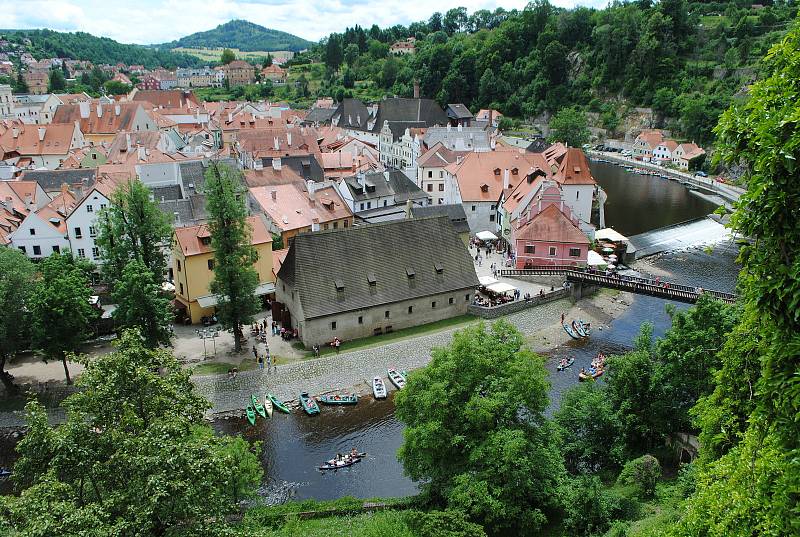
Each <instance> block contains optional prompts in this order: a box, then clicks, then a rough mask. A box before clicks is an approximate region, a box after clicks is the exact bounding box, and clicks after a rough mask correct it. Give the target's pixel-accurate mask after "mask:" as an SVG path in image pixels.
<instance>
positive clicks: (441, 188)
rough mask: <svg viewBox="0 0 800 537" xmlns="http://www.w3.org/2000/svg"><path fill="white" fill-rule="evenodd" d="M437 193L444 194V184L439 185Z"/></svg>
mask: <svg viewBox="0 0 800 537" xmlns="http://www.w3.org/2000/svg"><path fill="white" fill-rule="evenodd" d="M439 192H444V183H440V184H439Z"/></svg>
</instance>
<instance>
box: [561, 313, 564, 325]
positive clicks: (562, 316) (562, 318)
mask: <svg viewBox="0 0 800 537" xmlns="http://www.w3.org/2000/svg"><path fill="white" fill-rule="evenodd" d="M561 324H564V314H563V313H562V314H561Z"/></svg>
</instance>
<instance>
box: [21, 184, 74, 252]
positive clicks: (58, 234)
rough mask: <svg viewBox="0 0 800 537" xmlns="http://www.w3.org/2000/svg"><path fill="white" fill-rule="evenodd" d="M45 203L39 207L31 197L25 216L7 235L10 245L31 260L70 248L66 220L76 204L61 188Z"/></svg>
mask: <svg viewBox="0 0 800 537" xmlns="http://www.w3.org/2000/svg"><path fill="white" fill-rule="evenodd" d="M45 198H47V196H45ZM47 200H48V201H47V203H46V204H44V205H40V204H39V203H36V202H34V201H32V198H31V201H30V202H29V212H28V214H27V215H25V218H24V219H23V220H22V222H21V223H20V224H19V227H17V229H16V230H14V232H12V233H11V234H10V235H9V239H10V241H11V246H12V247H13V248H18V249H19V250H21V251H22V252H23V253H24V254H25V255H27V256H28V257H30V258H31V259H43V258H45V257H49V256H50V255H51V254H54V253H59V252H65V251H67V250H69V247H70V245H69V237H68V236H67V225H66V218H67V215H68V214H69V213H70V211H71V210H72V208H73V207H74V205H75V196H73V195H72V193H70V192H69V190H68V189H67V188H66V185H64V186H63V188H62V189H61V192H60V193H58V194H57V195H56V196H55V197H54V198H53V199H52V200H51V199H50V198H47Z"/></svg>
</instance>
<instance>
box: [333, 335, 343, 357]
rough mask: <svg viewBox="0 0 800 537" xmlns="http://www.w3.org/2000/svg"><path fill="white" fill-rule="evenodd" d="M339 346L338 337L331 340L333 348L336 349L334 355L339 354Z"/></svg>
mask: <svg viewBox="0 0 800 537" xmlns="http://www.w3.org/2000/svg"><path fill="white" fill-rule="evenodd" d="M341 344H342V342H341V341H339V338H338V337H335V338H333V347H334V348H335V349H336V354H339V345H341Z"/></svg>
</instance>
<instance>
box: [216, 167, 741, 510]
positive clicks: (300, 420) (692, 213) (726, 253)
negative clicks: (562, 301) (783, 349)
mask: <svg viewBox="0 0 800 537" xmlns="http://www.w3.org/2000/svg"><path fill="white" fill-rule="evenodd" d="M592 170H593V173H594V176H595V179H597V181H598V182H599V183H600V185H601V186H602V187H603V188H604V189H605V190H606V192H607V193H608V195H609V203H608V204H607V205H606V221H607V224H608V225H609V226H612V227H615V228H616V229H617V230H618V231H620V232H621V233H623V234H635V233H641V232H644V231H649V230H652V229H656V228H659V227H662V226H665V225H670V224H674V223H678V222H683V221H686V220H690V219H693V218H697V217H700V216H703V215H705V214H708V213H710V212H711V211H713V210H714V209H715V207H714V205H713V204H711V203H709V202H707V201H705V200H703V199H701V198H698V197H695V196H694V195H692V194H690V193H689V191H688V190H686V189H685V188H684V187H683V186H681V185H680V184H678V183H675V182H672V181H668V180H664V179H660V178H656V177H650V176H639V175H634V174H630V173H628V172H625V171H624V170H623V169H621V168H618V167H616V166H613V165H609V164H603V163H593V164H592ZM735 258H736V247H735V245H734V244H733V243H720V244H717V245H715V246H714V248H713V251H711V252H708V251H706V250H704V249H703V248H699V247H698V248H694V249H690V250H686V251H681V252H672V253H668V254H665V255H661V256H658V257H656V258H650V259H647V260H645V261H642V262H639V264H638V265H637V267H636V268H637V269H639V270H641V271H643V272H648V273H652V274H654V275H660V276H661V277H662V278H663V279H668V280H671V281H675V282H679V283H686V284H688V285H700V286H701V287H706V288H713V289H718V290H723V291H732V290H733V288H734V286H735V283H736V275H737V273H738V268H737V266H736V264H735ZM666 304H668V302H667V301H664V300H660V299H656V298H652V297H645V296H637V297H635V298H634V300H633V302H632V304H631V306H630V307H629V308H628V310H627V311H626V312H625V313H624V314H623V315H622V316H620V317H619V318H617V319H615V320H614V321H612V322H611V324H610V326H609V327H608V328H606V329H605V330H602V331H598V330H595V332H594V334H593V335H592V337H591V339H590V340H588V341H586V342H573V343H569V344H567V345H563V346H560V347H557V348H555V349H553V350H552V351H550V352H549V353H548V358H549V359H548V366H547V367H548V369H549V371H550V373H551V376H550V379H551V383H552V389H551V393H550V396H551V408H550V411H552V410H553V409H555V408H556V407H557V405H558V401H559V400H560V397H561V394H562V393H563V391H564V390H565V389H567V388H569V387H570V386H573V385H574V384H575V383H576V382H577V379H576V375H575V371H577V370H578V369H579V368H580V367H581V366H586V365H588V364H589V362H590V361H591V359H592V358H593V357H594V356H595V355H596V354H597V353H598V352H604V353H606V354H612V353H620V352H624V351H625V350H627V349H628V348H630V345H631V342H632V340H633V338H634V337H635V335H636V334H637V333H638V331H639V326H640V324H641V323H642V321H644V320H648V321H650V322H652V323H653V324H654V325H655V332H656V335H660V334H663V332H664V331H665V330H666V329H667V328H668V327H669V324H670V320H669V316H668V315H667V313H666V308H665V306H666ZM674 304H675V306H676V307H678V308H683V307H686V306H685V305H684V304H678V303H674ZM551 306H552V307H551ZM559 307H560V306H554V305H546V306H543V307H542V308H537V309H534V310H527V311H526V312H522V313H520V314H516V315H515V316H512V317H511V318H510V319H509V320H511V321H512V322H514V324H521V323H528V322H533V321H534V319H533V318H532V317H534V316H537V317H540V316H549V315H553V314H556V313H555V312H556V311H558V308H559ZM550 309H553V311H550ZM543 310H547V311H543ZM562 356H574V357H575V358H576V363H575V365H574V366H573V371H571V372H564V373H559V372H556V371H555V363H557V361H558V360H559V359H560V358H561V357H562ZM214 427H215V428H216V429H217V430H218V431H220V432H224V433H229V434H242V435H243V436H244V437H246V438H247V439H249V440H260V441H262V442H263V451H262V453H261V458H262V461H263V466H264V471H265V486H264V495H265V496H266V498H267V499H268V501H274V502H278V501H283V500H285V499H287V498H296V499H302V498H317V499H331V498H338V497H341V496H345V495H352V496H356V497H362V498H368V497H375V496H406V495H410V494H413V493H414V492H415V491H416V490H417V488H416V485H415V484H414V483H413V482H412V481H411V480H410V479H409V478H408V477H406V476H404V475H403V469H402V465H401V464H400V463H399V462H398V461H397V458H396V452H397V448H398V447H399V446H400V444H401V443H402V439H403V425H402V424H401V423H399V422H398V421H397V419H396V418H395V415H394V405H393V403H392V401H391V399H390V400H387V401H375V400H373V399H372V398H371V397H365V398H362V400H361V401H360V402H359V404H358V405H357V406H356V407H353V408H345V409H330V408H324V409H323V411H322V414H321V415H319V416H316V417H314V418H309V417H307V416H305V415H302V414H301V413H299V412H295V413H293V414H291V415H289V416H285V415H278V416H276V417H275V418H274V419H273V420H271V421H269V422H265V421H263V420H262V421H259V422H258V424H257V425H256V426H255V427H250V426H249V425H248V424H247V423H246V422H245V421H244V420H243V419H240V418H232V419H229V420H218V421H216V422H215V424H214ZM353 446H356V447H358V449H359V450H361V451H366V452H368V453H369V456H368V457H367V458H366V459H365V460H364V461H363V462H361V463H359V464H357V465H355V466H353V467H352V468H350V469H346V470H340V471H338V472H335V473H333V472H328V473H324V474H323V473H321V472H319V471H317V470H315V467H316V466H317V465H318V464H319V463H320V462H321V461H323V460H325V459H327V458H329V457H330V456H332V455H333V454H335V453H337V452H344V451H347V450H349V449H350V448H351V447H353Z"/></svg>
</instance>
